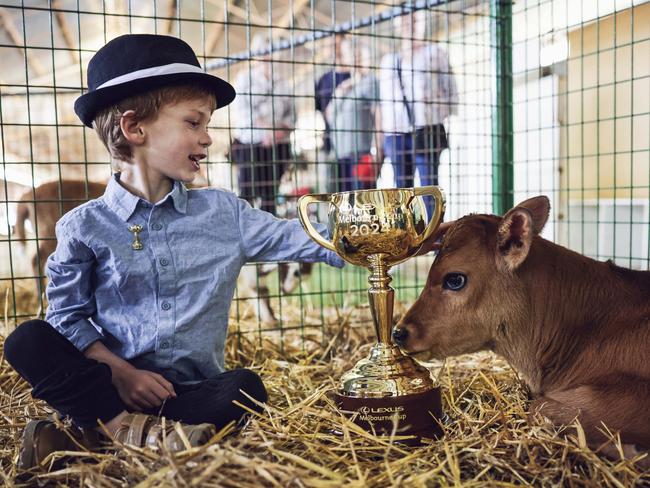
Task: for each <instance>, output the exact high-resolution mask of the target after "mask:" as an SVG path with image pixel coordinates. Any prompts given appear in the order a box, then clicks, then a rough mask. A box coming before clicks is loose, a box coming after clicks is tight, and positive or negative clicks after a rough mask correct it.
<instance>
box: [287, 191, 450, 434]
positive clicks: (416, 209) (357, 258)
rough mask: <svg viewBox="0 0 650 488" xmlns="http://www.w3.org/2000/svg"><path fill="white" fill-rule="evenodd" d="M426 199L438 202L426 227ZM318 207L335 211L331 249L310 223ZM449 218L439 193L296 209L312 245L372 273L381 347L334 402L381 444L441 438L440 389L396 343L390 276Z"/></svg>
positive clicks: (353, 196)
mask: <svg viewBox="0 0 650 488" xmlns="http://www.w3.org/2000/svg"><path fill="white" fill-rule="evenodd" d="M424 196H431V197H433V200H434V207H433V208H434V209H433V215H432V216H431V218H430V219H429V221H428V223H427V222H426V216H427V210H426V207H425V204H424V200H423V197H424ZM312 203H329V212H328V230H329V235H330V236H331V237H332V241H328V240H327V239H325V238H324V237H323V236H321V235H320V234H319V233H318V231H317V230H316V229H315V228H314V226H313V225H312V223H311V221H310V220H309V214H308V207H309V205H311V204H312ZM444 212H445V197H444V194H443V192H442V191H441V190H440V188H438V187H437V186H425V187H420V188H396V189H388V190H359V191H350V192H341V193H333V194H320V195H305V196H303V197H302V198H300V200H299V201H298V216H299V217H300V222H301V223H302V225H303V227H304V228H305V230H306V232H307V234H309V236H310V237H311V238H312V239H313V240H314V241H316V242H317V243H318V244H320V245H321V246H323V247H325V248H327V249H330V250H331V251H334V252H336V253H337V254H338V255H339V256H341V257H342V258H343V259H344V260H345V261H347V262H349V263H351V264H354V265H357V266H364V267H366V268H368V269H369V270H370V277H369V278H368V282H369V283H370V288H369V289H368V297H369V298H370V310H371V312H372V318H373V321H374V324H375V331H376V333H377V338H378V340H379V342H378V343H376V344H375V345H374V346H373V347H372V349H371V350H370V354H369V355H368V357H367V358H365V359H362V360H361V361H359V362H358V363H357V364H356V366H355V367H354V368H353V369H352V370H351V371H348V372H347V373H345V374H344V375H343V377H342V378H341V382H340V384H339V388H338V391H337V393H335V395H334V397H335V401H336V403H337V404H338V406H339V408H341V410H343V411H344V412H348V413H350V414H351V415H352V416H353V417H352V418H353V420H354V422H355V423H357V424H358V425H360V426H362V427H363V428H365V429H367V430H369V431H371V432H374V433H375V434H377V435H380V436H386V435H392V434H393V433H394V434H395V435H398V436H409V437H404V438H403V439H405V442H406V443H409V444H418V443H420V441H421V438H423V437H425V438H436V437H439V436H440V435H441V434H442V429H441V427H440V424H439V422H440V418H441V415H442V406H441V400H440V388H439V386H438V385H437V384H436V382H435V381H434V380H433V379H432V377H431V373H430V372H429V370H428V369H426V368H425V367H424V366H422V365H420V364H419V363H418V362H417V361H416V360H415V359H413V358H411V357H409V356H406V355H404V354H403V353H402V352H401V350H400V349H399V348H398V347H397V346H396V345H395V344H394V343H393V342H392V340H391V331H392V321H393V302H394V290H393V289H392V288H391V287H390V286H389V283H390V282H391V280H392V278H391V277H390V275H389V274H388V270H389V268H390V267H391V266H393V265H396V264H399V263H401V262H403V261H406V260H407V259H408V258H410V257H412V256H414V255H415V254H416V253H417V252H418V251H419V250H420V248H421V246H422V244H423V243H424V241H425V240H426V239H427V238H429V237H430V236H431V235H432V234H433V233H434V232H435V230H436V229H437V228H438V226H439V225H440V223H441V222H442V218H443V215H444Z"/></svg>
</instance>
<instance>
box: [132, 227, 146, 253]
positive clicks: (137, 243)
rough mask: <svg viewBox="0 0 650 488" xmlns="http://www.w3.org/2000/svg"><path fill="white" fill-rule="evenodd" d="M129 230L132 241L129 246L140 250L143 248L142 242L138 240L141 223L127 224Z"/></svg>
mask: <svg viewBox="0 0 650 488" xmlns="http://www.w3.org/2000/svg"><path fill="white" fill-rule="evenodd" d="M129 232H133V242H132V243H131V247H132V248H133V250H134V251H141V250H142V249H143V247H144V246H143V245H142V242H141V241H140V232H142V226H141V225H137V224H136V225H129Z"/></svg>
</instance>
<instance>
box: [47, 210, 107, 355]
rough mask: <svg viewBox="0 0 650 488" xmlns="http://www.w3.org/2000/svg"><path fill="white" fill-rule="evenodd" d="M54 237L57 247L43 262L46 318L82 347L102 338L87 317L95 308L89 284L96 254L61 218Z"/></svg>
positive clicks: (77, 346) (71, 340)
mask: <svg viewBox="0 0 650 488" xmlns="http://www.w3.org/2000/svg"><path fill="white" fill-rule="evenodd" d="M56 237H57V246H56V250H55V251H54V253H52V255H50V256H49V257H48V258H47V264H46V273H47V277H48V285H47V289H46V294H47V300H48V308H47V314H46V317H45V320H46V321H47V322H49V323H50V324H51V325H52V326H53V327H54V328H55V329H56V330H57V331H58V332H60V333H61V334H62V335H63V336H64V337H65V338H66V339H68V340H69V341H70V342H71V343H72V344H73V345H74V346H75V347H76V348H77V349H79V350H80V351H84V350H85V349H86V348H88V346H90V345H91V344H92V343H93V342H95V341H98V340H100V339H101V338H102V335H101V334H100V333H99V331H97V329H95V327H94V326H93V324H92V323H91V322H90V320H89V318H90V317H92V316H93V315H94V314H95V312H96V311H97V309H96V304H95V294H94V290H93V286H92V277H93V273H94V269H95V266H96V261H95V255H94V253H93V251H92V250H91V249H90V248H89V247H88V246H86V245H85V244H84V243H83V242H81V241H80V240H79V239H77V238H76V237H74V235H73V232H72V231H70V229H68V228H67V227H66V226H65V225H64V224H63V223H61V222H59V223H58V224H57V226H56Z"/></svg>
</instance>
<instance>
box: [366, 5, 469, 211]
mask: <svg viewBox="0 0 650 488" xmlns="http://www.w3.org/2000/svg"><path fill="white" fill-rule="evenodd" d="M426 14H427V12H426V11H425V10H419V11H416V12H412V13H409V14H405V15H402V16H401V17H398V18H397V19H395V24H394V25H395V27H396V29H397V31H398V33H399V34H398V36H399V39H398V41H399V44H398V45H396V50H395V52H391V53H388V54H386V55H385V56H384V57H383V58H382V60H381V63H380V73H379V87H380V88H379V98H380V100H381V102H380V120H381V121H380V123H379V124H378V125H379V126H380V127H381V130H382V133H383V150H384V156H385V158H386V159H387V160H389V161H390V162H391V163H392V167H393V173H394V177H395V184H396V186H398V187H411V186H413V182H414V176H415V171H416V170H417V172H418V174H419V177H420V184H421V185H437V184H438V164H439V161H440V153H441V152H442V151H443V150H444V149H446V148H448V147H449V144H448V141H447V132H446V130H445V125H444V123H445V121H446V120H447V118H448V117H449V116H450V115H453V114H455V113H456V105H457V104H458V92H457V89H456V82H455V79H454V75H453V73H452V71H451V67H450V64H449V57H448V54H447V52H446V51H445V50H444V49H443V48H442V47H440V46H439V45H436V44H435V43H433V42H430V41H429V40H428V38H429V37H430V36H428V35H427V33H426ZM428 208H429V211H430V210H431V208H430V206H429V205H428Z"/></svg>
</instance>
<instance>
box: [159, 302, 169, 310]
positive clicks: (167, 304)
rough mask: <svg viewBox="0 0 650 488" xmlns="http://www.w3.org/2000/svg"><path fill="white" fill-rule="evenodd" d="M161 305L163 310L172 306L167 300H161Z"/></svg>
mask: <svg viewBox="0 0 650 488" xmlns="http://www.w3.org/2000/svg"><path fill="white" fill-rule="evenodd" d="M161 307H162V309H163V310H169V309H170V308H172V304H171V303H169V302H162V305H161Z"/></svg>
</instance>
